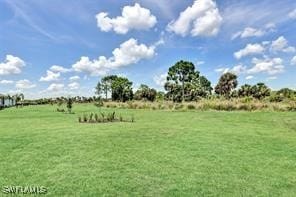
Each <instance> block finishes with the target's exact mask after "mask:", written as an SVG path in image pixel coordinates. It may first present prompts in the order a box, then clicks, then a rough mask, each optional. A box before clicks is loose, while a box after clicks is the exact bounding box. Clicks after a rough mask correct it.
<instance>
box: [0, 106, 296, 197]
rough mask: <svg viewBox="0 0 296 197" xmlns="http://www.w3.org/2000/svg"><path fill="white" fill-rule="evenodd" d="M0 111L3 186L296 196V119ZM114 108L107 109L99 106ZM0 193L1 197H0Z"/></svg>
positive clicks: (61, 192) (78, 192) (92, 192)
mask: <svg viewBox="0 0 296 197" xmlns="http://www.w3.org/2000/svg"><path fill="white" fill-rule="evenodd" d="M55 110H56V106H31V107H24V108H21V109H16V108H10V109H5V110H2V111H0V156H1V160H0V186H1V190H2V187H3V186H7V185H11V186H14V185H15V186H16V185H20V186H30V185H34V186H45V187H47V189H48V193H47V196H102V195H105V196H295V195H296V113H279V112H215V111H206V112H200V111H190V112H173V111H158V110H156V111H152V110H124V109H114V110H116V112H118V113H121V114H122V115H123V116H125V117H128V118H129V117H130V116H131V115H134V116H135V120H136V122H135V123H105V124H81V123H78V116H79V115H82V114H83V113H86V112H99V109H98V108H96V107H94V106H93V105H78V104H74V108H73V110H74V112H75V114H73V115H70V114H63V113H58V112H55ZM102 110H103V111H111V110H112V109H102ZM1 195H2V194H0V196H1Z"/></svg>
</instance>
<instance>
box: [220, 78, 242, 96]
mask: <svg viewBox="0 0 296 197" xmlns="http://www.w3.org/2000/svg"><path fill="white" fill-rule="evenodd" d="M237 85H238V82H237V76H236V75H235V74H233V73H225V74H223V75H222V76H221V77H220V79H219V82H218V84H217V86H216V87H215V92H216V94H219V95H222V96H226V97H227V98H229V97H230V93H231V91H232V90H233V89H235V88H236V87H237Z"/></svg>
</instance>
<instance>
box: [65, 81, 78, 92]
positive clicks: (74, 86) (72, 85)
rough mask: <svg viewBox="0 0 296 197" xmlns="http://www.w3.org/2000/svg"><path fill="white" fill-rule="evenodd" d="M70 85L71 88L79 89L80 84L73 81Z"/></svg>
mask: <svg viewBox="0 0 296 197" xmlns="http://www.w3.org/2000/svg"><path fill="white" fill-rule="evenodd" d="M68 87H69V88H70V90H77V89H79V87H80V84H79V83H77V82H73V83H70V84H68Z"/></svg>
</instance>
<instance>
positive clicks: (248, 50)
mask: <svg viewBox="0 0 296 197" xmlns="http://www.w3.org/2000/svg"><path fill="white" fill-rule="evenodd" d="M264 51H265V48H264V47H263V46H262V45H260V44H257V43H256V44H247V46H246V47H245V48H244V49H241V50H239V51H237V52H235V53H234V57H235V58H236V59H241V58H242V57H245V56H248V55H256V54H262V53H263V52H264Z"/></svg>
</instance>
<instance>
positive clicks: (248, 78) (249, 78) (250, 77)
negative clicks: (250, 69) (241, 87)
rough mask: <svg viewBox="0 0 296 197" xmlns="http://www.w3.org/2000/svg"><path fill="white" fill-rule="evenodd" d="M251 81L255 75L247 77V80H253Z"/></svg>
mask: <svg viewBox="0 0 296 197" xmlns="http://www.w3.org/2000/svg"><path fill="white" fill-rule="evenodd" d="M251 79H254V76H253V75H249V76H246V80H251Z"/></svg>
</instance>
